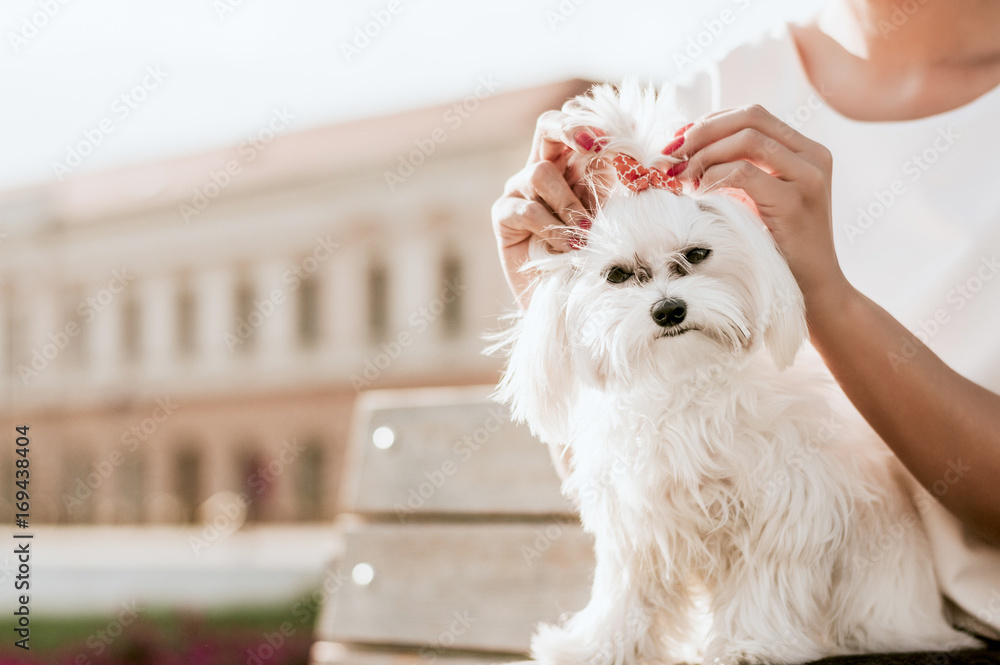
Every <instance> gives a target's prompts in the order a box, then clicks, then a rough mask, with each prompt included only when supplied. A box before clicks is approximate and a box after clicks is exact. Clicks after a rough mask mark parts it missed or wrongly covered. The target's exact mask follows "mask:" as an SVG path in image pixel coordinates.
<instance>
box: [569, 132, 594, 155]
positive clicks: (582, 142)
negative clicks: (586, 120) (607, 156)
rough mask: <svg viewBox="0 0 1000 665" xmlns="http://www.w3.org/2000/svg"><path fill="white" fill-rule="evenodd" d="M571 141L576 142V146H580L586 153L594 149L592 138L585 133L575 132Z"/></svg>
mask: <svg viewBox="0 0 1000 665" xmlns="http://www.w3.org/2000/svg"><path fill="white" fill-rule="evenodd" d="M573 140H574V141H576V144H577V145H578V146H580V147H581V148H583V149H584V150H586V151H587V152H590V151H591V150H593V149H594V137H593V136H591V135H590V134H588V133H587V132H577V133H576V134H575V135H574V136H573Z"/></svg>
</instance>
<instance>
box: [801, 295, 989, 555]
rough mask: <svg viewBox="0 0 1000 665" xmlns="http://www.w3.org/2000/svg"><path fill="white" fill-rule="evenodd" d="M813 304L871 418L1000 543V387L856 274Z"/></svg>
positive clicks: (835, 361)
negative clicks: (858, 282) (879, 300)
mask: <svg viewBox="0 0 1000 665" xmlns="http://www.w3.org/2000/svg"><path fill="white" fill-rule="evenodd" d="M807 307H808V312H809V315H808V316H809V330H810V333H811V336H812V342H813V344H814V345H815V346H816V348H817V350H819V352H820V354H821V355H822V356H823V359H824V361H825V362H826V364H827V366H828V367H829V368H830V371H831V372H832V373H833V375H834V376H835V377H836V378H837V381H838V382H839V383H840V385H841V386H842V387H843V389H844V392H846V393H847V395H848V397H850V399H851V401H852V402H853V403H854V405H855V406H856V407H857V409H858V410H859V411H860V412H861V414H862V415H863V416H864V417H865V419H866V420H867V421H868V422H869V423H870V424H871V426H872V427H874V428H875V430H876V431H877V432H878V433H879V435H880V436H881V437H882V438H883V439H884V440H885V442H886V443H887V444H888V445H889V447H890V448H892V449H893V451H895V453H896V456H897V457H899V459H900V460H901V461H902V462H903V464H905V465H906V467H907V468H908V469H909V470H910V472H911V473H912V474H913V475H914V476H915V477H916V478H917V480H919V481H920V483H921V484H922V485H923V486H924V487H926V488H928V489H929V490H931V492H932V493H933V494H934V495H935V496H936V497H937V498H938V500H939V501H940V502H941V503H942V504H944V505H945V506H946V507H947V508H948V509H949V510H950V511H951V512H952V513H954V514H955V515H957V516H958V517H959V518H960V519H961V520H962V521H963V522H965V523H966V524H967V525H968V526H969V527H971V528H972V529H973V530H974V531H976V532H978V534H979V535H980V536H982V537H983V539H984V540H986V541H988V542H991V543H993V544H995V545H1000V395H996V394H995V393H992V392H990V391H989V390H986V389H985V388H982V387H981V386H978V385H976V384H975V383H973V382H972V381H969V380H968V379H966V378H965V377H963V376H961V375H960V374H959V373H958V372H955V371H954V370H952V369H951V368H950V367H948V366H947V365H945V364H944V362H942V361H941V359H940V358H938V357H937V356H936V355H934V353H932V352H931V350H930V349H928V348H927V347H926V346H924V344H922V343H921V342H920V340H918V339H917V338H916V337H915V336H914V335H913V334H912V333H911V332H910V331H908V330H907V329H906V328H905V327H903V326H902V325H901V324H900V323H899V322H898V321H896V320H895V319H894V318H892V316H890V315H889V313H888V312H886V311H885V310H884V309H882V308H881V307H879V306H878V305H876V304H875V303H874V302H872V301H871V300H869V299H868V298H866V297H865V296H864V295H862V294H861V293H859V292H858V291H857V290H855V289H854V288H852V287H851V286H850V285H849V284H846V282H845V283H843V284H840V285H836V286H832V287H831V288H830V289H829V290H828V291H827V292H826V293H824V294H816V297H813V298H812V301H811V306H807Z"/></svg>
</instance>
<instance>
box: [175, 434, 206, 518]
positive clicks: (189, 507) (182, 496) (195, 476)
mask: <svg viewBox="0 0 1000 665" xmlns="http://www.w3.org/2000/svg"><path fill="white" fill-rule="evenodd" d="M174 495H175V496H176V497H177V500H178V502H179V503H180V509H181V510H180V512H181V521H182V522H188V523H191V522H194V521H195V520H196V519H197V511H198V506H200V505H201V496H202V492H201V455H200V454H199V453H198V451H197V450H196V449H194V448H182V449H181V450H179V451H177V456H176V457H175V458H174Z"/></svg>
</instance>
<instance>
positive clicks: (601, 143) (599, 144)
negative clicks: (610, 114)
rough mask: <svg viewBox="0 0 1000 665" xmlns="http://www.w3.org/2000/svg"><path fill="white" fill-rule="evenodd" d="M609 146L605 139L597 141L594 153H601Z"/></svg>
mask: <svg viewBox="0 0 1000 665" xmlns="http://www.w3.org/2000/svg"><path fill="white" fill-rule="evenodd" d="M607 144H608V140H607V139H604V138H599V139H597V140H596V141H594V152H600V151H601V150H604V146H606V145H607Z"/></svg>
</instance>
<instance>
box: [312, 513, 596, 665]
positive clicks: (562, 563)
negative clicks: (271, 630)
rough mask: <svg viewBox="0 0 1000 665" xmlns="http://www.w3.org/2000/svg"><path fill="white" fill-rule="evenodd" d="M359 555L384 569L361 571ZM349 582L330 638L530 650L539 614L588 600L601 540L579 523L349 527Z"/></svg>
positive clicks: (333, 601) (337, 598)
mask: <svg viewBox="0 0 1000 665" xmlns="http://www.w3.org/2000/svg"><path fill="white" fill-rule="evenodd" d="M359 564H368V565H369V566H370V567H371V570H372V571H373V572H374V575H373V577H372V579H371V581H370V583H369V584H367V585H360V584H358V583H356V582H355V581H354V580H353V577H352V573H354V572H355V571H356V570H360V569H356V566H358V565H359ZM342 570H343V571H344V573H345V576H344V579H345V580H346V581H345V583H344V584H343V585H342V586H341V587H340V589H339V590H338V592H337V593H336V594H334V595H333V596H331V598H330V599H329V602H328V604H327V607H326V611H324V613H323V616H322V617H321V618H320V621H319V623H318V628H317V634H318V636H319V638H320V639H323V640H330V641H335V642H346V643H362V644H374V645H400V646H409V645H416V646H422V647H423V648H425V649H430V650H433V649H435V648H436V647H446V648H448V649H462V650H469V651H476V650H479V651H490V652H499V653H527V649H528V646H529V642H530V637H531V634H532V633H533V632H534V628H535V625H536V624H537V623H538V622H539V621H543V620H544V621H556V620H558V618H559V617H560V616H561V615H562V614H563V613H565V612H573V611H577V610H579V609H581V608H582V607H583V606H584V605H585V604H586V602H587V599H588V597H589V591H590V576H591V573H592V571H593V554H592V541H591V539H590V537H589V536H587V535H586V534H584V533H583V531H582V530H581V529H580V527H579V526H578V525H577V524H573V523H565V522H555V521H552V522H538V523H533V524H532V523H529V524H414V525H399V524H369V525H364V526H361V527H358V528H357V530H355V531H353V532H350V533H348V534H347V535H346V549H345V553H344V559H343V563H342Z"/></svg>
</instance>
